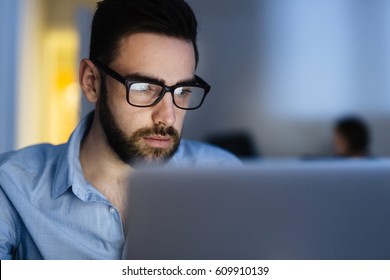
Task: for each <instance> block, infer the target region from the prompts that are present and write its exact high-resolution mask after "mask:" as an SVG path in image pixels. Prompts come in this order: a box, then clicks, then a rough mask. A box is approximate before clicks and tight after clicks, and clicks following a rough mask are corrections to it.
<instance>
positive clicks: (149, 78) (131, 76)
mask: <svg viewBox="0 0 390 280" xmlns="http://www.w3.org/2000/svg"><path fill="white" fill-rule="evenodd" d="M124 77H125V78H126V79H127V80H130V81H133V80H134V81H138V80H140V81H148V82H158V83H161V84H164V85H166V84H165V80H164V79H160V78H157V77H155V76H151V75H147V74H142V73H139V72H136V73H131V74H127V75H126V76H124ZM194 82H196V79H195V76H194V77H193V78H190V79H184V80H179V81H178V82H177V83H176V84H174V85H172V86H176V85H180V84H189V83H194Z"/></svg>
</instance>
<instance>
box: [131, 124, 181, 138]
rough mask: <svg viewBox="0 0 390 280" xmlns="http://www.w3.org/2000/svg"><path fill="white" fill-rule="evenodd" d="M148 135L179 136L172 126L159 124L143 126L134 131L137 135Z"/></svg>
mask: <svg viewBox="0 0 390 280" xmlns="http://www.w3.org/2000/svg"><path fill="white" fill-rule="evenodd" d="M150 135H160V136H167V135H168V136H172V137H179V132H178V131H177V130H176V129H175V128H174V127H172V126H168V127H165V126H161V125H155V126H153V127H145V128H141V129H139V130H137V131H136V132H135V133H134V136H137V137H145V136H150Z"/></svg>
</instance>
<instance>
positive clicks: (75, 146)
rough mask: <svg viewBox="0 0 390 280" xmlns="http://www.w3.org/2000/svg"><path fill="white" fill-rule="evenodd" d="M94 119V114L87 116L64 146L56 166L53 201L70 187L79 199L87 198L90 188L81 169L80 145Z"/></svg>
mask: <svg viewBox="0 0 390 280" xmlns="http://www.w3.org/2000/svg"><path fill="white" fill-rule="evenodd" d="M92 118H93V112H91V113H89V114H88V115H87V116H85V117H84V118H83V119H82V120H81V121H80V123H79V125H78V126H77V128H76V129H75V130H74V131H73V133H72V135H71V136H70V138H69V140H68V142H67V143H66V144H65V145H64V149H63V150H62V152H61V154H60V156H59V159H58V162H57V166H56V171H55V176H54V181H53V188H52V198H53V199H55V198H58V197H59V196H60V195H61V194H63V193H64V192H65V191H66V190H67V189H69V188H70V187H72V190H73V192H74V193H75V195H77V196H78V197H79V198H81V199H83V198H85V196H86V193H87V189H88V186H87V181H86V179H85V178H84V176H83V172H82V169H81V163H80V145H81V141H82V139H83V137H84V135H85V133H86V132H87V130H88V129H89V127H90V125H91V123H92ZM83 200H84V199H83Z"/></svg>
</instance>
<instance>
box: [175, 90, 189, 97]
mask: <svg viewBox="0 0 390 280" xmlns="http://www.w3.org/2000/svg"><path fill="white" fill-rule="evenodd" d="M191 92H192V89H191V88H178V89H176V90H175V95H178V96H186V95H188V94H190V93H191Z"/></svg>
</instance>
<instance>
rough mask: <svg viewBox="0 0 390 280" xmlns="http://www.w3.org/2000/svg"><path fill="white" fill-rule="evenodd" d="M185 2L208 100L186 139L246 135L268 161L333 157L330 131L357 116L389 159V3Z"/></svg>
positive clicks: (376, 147) (355, 0)
mask: <svg viewBox="0 0 390 280" xmlns="http://www.w3.org/2000/svg"><path fill="white" fill-rule="evenodd" d="M189 2H190V3H191V5H192V6H193V7H194V9H195V11H196V12H197V14H198V18H199V23H200V35H199V36H200V38H199V39H200V41H199V44H200V52H201V63H200V65H199V71H198V72H199V75H201V76H203V77H204V78H205V79H206V80H207V81H209V83H210V84H211V85H212V92H211V94H210V96H209V97H208V98H207V100H206V106H205V107H204V108H202V109H201V110H200V111H199V112H194V113H192V112H191V113H190V114H189V116H188V117H189V119H188V123H187V124H188V125H189V126H187V128H186V130H185V134H186V136H188V137H191V138H196V139H203V138H204V137H205V135H209V134H210V133H215V132H222V131H223V132H226V131H232V130H247V131H248V132H249V133H250V134H251V135H252V136H253V137H254V140H255V142H256V144H257V145H258V147H259V149H260V150H261V151H262V152H263V155H265V156H317V155H330V154H331V153H332V150H331V145H330V141H331V131H332V125H333V123H334V121H335V120H336V119H337V118H338V117H340V116H342V115H344V114H356V115H360V116H362V117H364V118H365V119H366V120H367V122H368V123H369V124H370V126H371V130H372V133H373V135H372V136H373V144H372V150H373V152H374V153H375V154H379V155H390V145H388V143H390V142H389V141H390V137H389V135H390V133H389V128H390V79H388V77H389V76H390V55H389V50H390V48H389V47H390V46H389V44H390V24H389V23H390V22H389V21H390V2H389V1H386V0H374V1H364V0H326V1H325V0H323V1H312V0H278V1H275V0H261V1H258V0H246V1H234V0H228V1H223V2H222V1H207V0H192V1H189ZM222 100H224V101H222Z"/></svg>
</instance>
